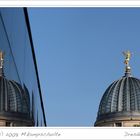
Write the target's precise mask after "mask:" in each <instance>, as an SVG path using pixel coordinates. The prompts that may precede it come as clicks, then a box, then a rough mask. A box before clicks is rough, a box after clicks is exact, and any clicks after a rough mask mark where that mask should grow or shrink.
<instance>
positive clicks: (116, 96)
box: [95, 76, 140, 124]
mask: <svg viewBox="0 0 140 140" xmlns="http://www.w3.org/2000/svg"><path fill="white" fill-rule="evenodd" d="M120 116H129V117H132V116H140V80H139V79H137V78H134V77H131V76H124V77H122V78H121V79H119V80H117V81H114V82H113V83H112V84H111V85H110V86H109V87H108V88H107V90H106V91H105V93H104V95H103V97H102V99H101V102H100V105H99V110H98V116H97V120H96V123H97V122H98V121H101V120H105V119H109V118H114V117H120ZM96 123H95V124H96Z"/></svg>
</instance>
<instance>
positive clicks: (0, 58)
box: [0, 51, 4, 76]
mask: <svg viewBox="0 0 140 140" xmlns="http://www.w3.org/2000/svg"><path fill="white" fill-rule="evenodd" d="M3 62H4V53H3V52H2V51H0V76H4V73H3Z"/></svg>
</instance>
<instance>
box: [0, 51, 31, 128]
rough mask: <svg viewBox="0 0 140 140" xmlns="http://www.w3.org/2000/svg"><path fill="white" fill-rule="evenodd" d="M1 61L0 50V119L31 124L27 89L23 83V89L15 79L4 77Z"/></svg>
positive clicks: (15, 123)
mask: <svg viewBox="0 0 140 140" xmlns="http://www.w3.org/2000/svg"><path fill="white" fill-rule="evenodd" d="M3 61H4V58H3V55H2V52H1V51H0V64H2V65H1V67H0V121H1V120H5V122H9V123H12V125H15V126H32V125H33V120H32V118H30V97H29V92H28V89H27V88H26V86H25V85H24V89H23V88H22V86H21V85H20V84H19V83H17V82H16V81H14V80H8V79H6V78H5V76H4V72H3ZM1 62H2V63H1ZM3 122H4V121H3Z"/></svg>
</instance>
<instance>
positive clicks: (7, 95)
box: [0, 77, 30, 115]
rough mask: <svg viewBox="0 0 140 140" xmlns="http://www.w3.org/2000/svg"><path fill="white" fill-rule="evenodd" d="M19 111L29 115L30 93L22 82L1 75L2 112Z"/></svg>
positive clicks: (0, 105) (0, 103)
mask: <svg viewBox="0 0 140 140" xmlns="http://www.w3.org/2000/svg"><path fill="white" fill-rule="evenodd" d="M3 111H5V112H18V113H25V114H26V115H29V112H30V101H29V95H28V93H26V92H25V91H24V90H23V89H22V87H21V85H20V84H18V83H17V82H15V81H10V80H7V79H6V78H5V77H0V112H3Z"/></svg>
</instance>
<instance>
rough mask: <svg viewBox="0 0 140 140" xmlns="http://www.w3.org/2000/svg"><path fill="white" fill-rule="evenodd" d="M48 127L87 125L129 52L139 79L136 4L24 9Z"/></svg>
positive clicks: (139, 35)
mask: <svg viewBox="0 0 140 140" xmlns="http://www.w3.org/2000/svg"><path fill="white" fill-rule="evenodd" d="M28 12H29V17H30V24H31V30H32V36H33V42H34V46H35V53H36V58H37V64H38V71H39V77H40V83H41V88H42V94H43V99H44V102H45V104H44V105H45V110H46V117H47V125H48V126H93V124H94V122H95V120H96V116H97V111H98V106H99V102H100V99H101V97H102V95H103V93H104V92H105V90H106V88H107V87H108V86H109V85H110V84H111V83H112V82H113V81H114V80H117V79H119V78H120V77H122V76H123V75H124V63H123V62H124V56H123V55H122V52H123V51H125V50H130V51H131V52H132V53H133V55H132V59H131V61H130V65H131V68H132V75H133V76H134V77H137V78H140V8H29V9H28Z"/></svg>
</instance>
